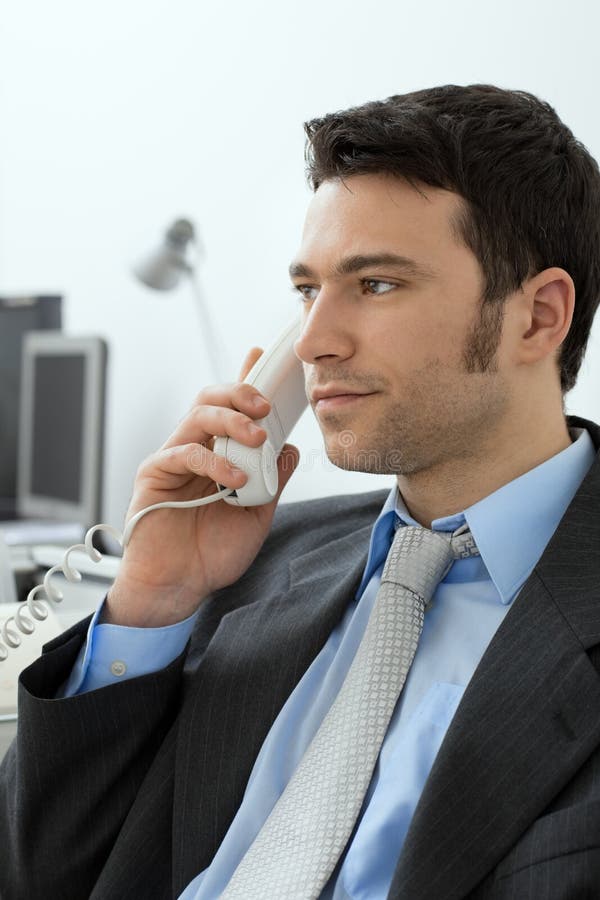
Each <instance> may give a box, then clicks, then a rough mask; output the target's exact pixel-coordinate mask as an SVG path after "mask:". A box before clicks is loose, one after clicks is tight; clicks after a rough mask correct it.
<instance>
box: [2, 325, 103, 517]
mask: <svg viewBox="0 0 600 900" xmlns="http://www.w3.org/2000/svg"><path fill="white" fill-rule="evenodd" d="M106 358H107V347H106V342H105V341H104V340H103V339H102V338H100V337H81V338H77V337H71V336H67V335H64V334H62V333H61V332H56V331H55V332H52V331H46V332H42V331H38V332H35V331H30V332H28V333H27V334H26V335H25V339H24V343H23V368H22V392H21V405H20V416H19V456H18V465H17V507H18V511H19V514H20V515H21V516H26V517H34V518H53V519H58V520H60V521H69V522H79V523H81V524H83V525H85V526H86V527H89V526H90V525H93V524H94V523H95V522H97V521H98V520H99V517H100V512H101V489H102V468H103V437H104V407H105V382H106Z"/></svg>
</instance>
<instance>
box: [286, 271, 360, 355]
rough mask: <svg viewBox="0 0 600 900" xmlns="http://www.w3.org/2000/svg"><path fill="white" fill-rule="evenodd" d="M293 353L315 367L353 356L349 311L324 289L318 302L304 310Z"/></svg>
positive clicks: (315, 301)
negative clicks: (344, 309)
mask: <svg viewBox="0 0 600 900" xmlns="http://www.w3.org/2000/svg"><path fill="white" fill-rule="evenodd" d="M294 352H295V353H296V356H297V357H298V359H300V360H302V362H305V363H310V364H312V365H314V364H315V363H316V362H319V361H323V360H325V359H329V360H330V361H335V360H337V359H348V357H350V356H352V355H353V353H354V341H353V339H352V334H351V331H350V328H349V323H348V315H347V311H346V313H344V311H343V310H342V304H341V303H339V302H336V299H335V298H334V297H333V296H332V295H331V294H327V293H326V291H325V288H323V287H322V288H321V290H320V291H319V295H318V297H317V299H316V300H313V301H310V302H307V303H306V304H305V305H304V307H303V317H302V330H301V332H300V336H299V337H298V338H297V340H296V341H295V343H294Z"/></svg>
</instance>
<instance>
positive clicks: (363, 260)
mask: <svg viewBox="0 0 600 900" xmlns="http://www.w3.org/2000/svg"><path fill="white" fill-rule="evenodd" d="M373 266H392V267H393V268H394V269H401V270H402V272H403V273H404V274H405V275H412V276H413V277H415V278H424V279H429V278H435V277H436V274H437V273H436V272H435V270H434V269H431V268H429V267H428V266H424V265H423V264H422V263H418V262H417V261H416V260H414V259H409V257H408V256H399V255H398V254H397V253H367V254H354V255H353V256H345V257H344V258H343V259H341V260H340V261H339V262H338V263H336V265H335V266H334V267H333V269H332V275H334V276H335V275H351V274H352V273H353V272H360V271H362V269H369V268H371V267H373ZM289 273H290V278H298V277H300V278H315V277H316V276H315V273H314V272H313V270H312V269H311V268H310V266H307V265H306V264H305V263H303V262H292V263H291V265H290V268H289Z"/></svg>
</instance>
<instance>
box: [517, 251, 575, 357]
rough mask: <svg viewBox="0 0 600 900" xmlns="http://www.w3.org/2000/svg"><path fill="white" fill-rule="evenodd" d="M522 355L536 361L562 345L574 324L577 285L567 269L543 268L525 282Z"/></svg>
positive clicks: (520, 352)
mask: <svg viewBox="0 0 600 900" xmlns="http://www.w3.org/2000/svg"><path fill="white" fill-rule="evenodd" d="M520 299H521V311H522V316H523V318H522V323H521V333H520V334H519V357H520V359H521V361H522V362H525V363H528V362H529V363H533V362H537V361H538V360H541V359H544V357H546V356H548V355H549V354H554V352H555V351H556V350H557V349H558V348H559V347H560V345H561V344H562V342H563V341H564V339H565V337H566V336H567V334H568V332H569V328H570V327H571V322H572V320H573V311H574V309H575V285H574V284H573V279H572V278H571V276H570V275H569V273H568V272H566V271H565V270H564V269H559V268H557V267H553V268H550V269H544V270H543V271H542V272H539V273H538V274H537V275H535V276H534V277H533V278H530V279H529V280H528V281H527V282H525V283H524V284H523V293H522V296H521V298H520Z"/></svg>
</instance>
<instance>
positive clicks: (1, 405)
mask: <svg viewBox="0 0 600 900" xmlns="http://www.w3.org/2000/svg"><path fill="white" fill-rule="evenodd" d="M61 325H62V297H60V296H59V295H44V296H33V297H31V296H16V297H4V296H3V297H0V520H1V519H9V518H14V515H15V512H16V504H17V456H18V443H19V403H20V397H21V363H22V361H21V352H22V344H23V335H24V334H25V333H26V332H27V331H42V330H44V331H46V330H52V331H57V330H58V331H60V329H61Z"/></svg>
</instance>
